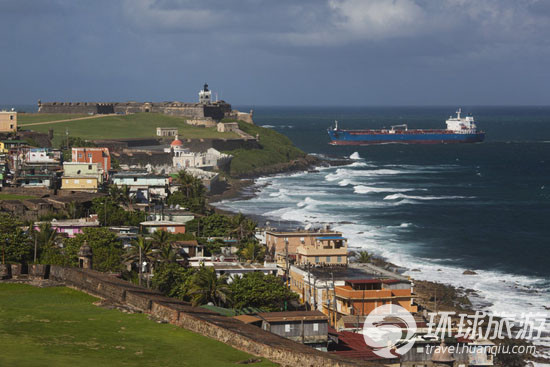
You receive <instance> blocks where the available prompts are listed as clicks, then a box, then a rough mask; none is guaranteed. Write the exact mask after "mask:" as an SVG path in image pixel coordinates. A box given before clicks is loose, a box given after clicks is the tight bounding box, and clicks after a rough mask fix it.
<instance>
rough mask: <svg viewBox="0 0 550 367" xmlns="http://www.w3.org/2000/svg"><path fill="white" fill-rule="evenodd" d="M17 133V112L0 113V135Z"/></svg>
mask: <svg viewBox="0 0 550 367" xmlns="http://www.w3.org/2000/svg"><path fill="white" fill-rule="evenodd" d="M16 131H17V112H15V111H13V110H12V111H0V133H11V132H16Z"/></svg>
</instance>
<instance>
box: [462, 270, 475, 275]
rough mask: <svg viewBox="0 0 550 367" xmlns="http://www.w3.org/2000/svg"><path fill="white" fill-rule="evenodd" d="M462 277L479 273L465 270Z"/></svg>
mask: <svg viewBox="0 0 550 367" xmlns="http://www.w3.org/2000/svg"><path fill="white" fill-rule="evenodd" d="M462 275H477V273H476V272H475V271H473V270H465V271H464V272H463V273H462Z"/></svg>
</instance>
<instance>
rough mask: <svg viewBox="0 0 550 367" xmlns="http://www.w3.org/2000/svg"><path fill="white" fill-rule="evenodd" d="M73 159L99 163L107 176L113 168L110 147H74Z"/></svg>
mask: <svg viewBox="0 0 550 367" xmlns="http://www.w3.org/2000/svg"><path fill="white" fill-rule="evenodd" d="M71 158H72V161H73V162H78V163H98V164H99V165H100V167H101V169H102V171H103V172H102V174H103V176H104V177H105V178H107V177H109V171H110V170H111V155H110V153H109V148H73V149H72V156H71Z"/></svg>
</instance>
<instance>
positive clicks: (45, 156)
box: [24, 148, 62, 164]
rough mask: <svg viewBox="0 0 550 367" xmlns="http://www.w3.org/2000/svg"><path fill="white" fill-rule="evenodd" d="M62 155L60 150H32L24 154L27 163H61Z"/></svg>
mask: <svg viewBox="0 0 550 367" xmlns="http://www.w3.org/2000/svg"><path fill="white" fill-rule="evenodd" d="M61 160H62V155H61V151H60V150H54V149H50V148H30V149H28V150H27V152H26V153H25V154H24V162H25V163H58V164H59V163H60V162H61Z"/></svg>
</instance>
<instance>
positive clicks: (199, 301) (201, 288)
mask: <svg viewBox="0 0 550 367" xmlns="http://www.w3.org/2000/svg"><path fill="white" fill-rule="evenodd" d="M189 295H190V296H191V301H192V303H193V306H200V305H204V304H207V303H209V302H212V303H213V304H214V305H215V306H224V305H226V304H228V303H230V300H231V289H230V288H229V285H228V284H227V274H224V275H220V276H219V277H218V276H217V275H216V270H215V269H214V268H213V267H208V268H207V267H205V266H202V267H201V268H200V269H199V270H198V271H197V272H196V273H195V275H194V276H193V279H192V282H191V288H190V290H189Z"/></svg>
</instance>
